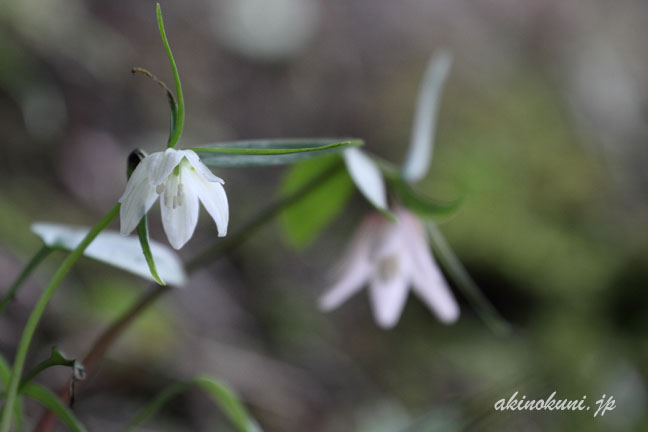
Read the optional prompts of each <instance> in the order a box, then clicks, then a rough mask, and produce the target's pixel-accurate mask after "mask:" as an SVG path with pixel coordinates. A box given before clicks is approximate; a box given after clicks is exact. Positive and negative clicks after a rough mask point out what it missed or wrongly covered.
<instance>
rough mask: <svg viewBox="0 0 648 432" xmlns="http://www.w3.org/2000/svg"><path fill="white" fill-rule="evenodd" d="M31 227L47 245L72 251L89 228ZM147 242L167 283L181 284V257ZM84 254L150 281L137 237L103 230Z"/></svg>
mask: <svg viewBox="0 0 648 432" xmlns="http://www.w3.org/2000/svg"><path fill="white" fill-rule="evenodd" d="M31 230H32V231H33V232H34V233H35V234H37V235H38V236H39V237H40V238H41V239H43V242H44V243H45V244H46V245H48V246H51V247H58V248H63V249H65V250H68V251H72V250H74V249H76V247H77V246H78V245H79V243H81V241H82V240H83V238H84V237H85V236H86V234H88V231H90V228H87V227H75V226H69V225H61V224H54V223H48V222H37V223H34V224H32V226H31ZM150 245H151V253H152V254H153V258H154V259H155V262H156V264H157V266H158V271H159V273H160V276H161V277H162V279H164V280H165V281H166V282H167V283H168V284H170V285H178V286H181V285H183V284H184V283H185V280H186V275H185V271H184V268H183V266H182V261H180V258H178V256H177V255H176V254H175V252H173V251H172V250H171V248H169V247H168V246H165V245H162V244H160V243H157V242H156V241H153V240H151V241H150ZM83 255H85V256H87V257H90V258H93V259H95V260H97V261H100V262H103V263H106V264H109V265H112V266H115V267H117V268H120V269H122V270H126V271H128V272H131V273H133V274H136V275H138V276H141V277H143V278H146V279H149V280H151V281H152V280H153V277H152V276H151V271H150V270H149V267H148V264H147V263H146V259H145V258H144V254H142V247H141V246H140V242H139V239H138V238H137V237H136V236H130V237H123V236H120V235H119V234H118V233H116V232H114V231H110V230H104V231H102V232H101V233H100V234H99V235H98V236H97V238H95V239H94V240H93V242H92V243H90V245H89V246H88V247H87V248H86V250H85V251H84V252H83Z"/></svg>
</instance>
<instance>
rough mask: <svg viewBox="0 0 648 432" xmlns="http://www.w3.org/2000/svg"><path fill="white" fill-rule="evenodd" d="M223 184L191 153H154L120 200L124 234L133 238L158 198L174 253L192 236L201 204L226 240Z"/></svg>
mask: <svg viewBox="0 0 648 432" xmlns="http://www.w3.org/2000/svg"><path fill="white" fill-rule="evenodd" d="M224 183H225V182H224V181H223V180H222V179H221V178H220V177H217V176H215V175H214V174H212V172H211V171H210V170H209V168H207V167H206V166H205V164H203V163H202V162H201V161H200V158H199V157H198V155H197V154H196V153H194V152H193V151H191V150H175V149H172V148H168V149H166V150H165V151H164V152H157V153H152V154H150V155H148V156H147V157H145V158H144V159H143V160H142V161H141V162H140V163H139V165H137V168H136V169H135V171H133V174H132V175H131V177H130V179H129V180H128V184H127V185H126V191H125V192H124V195H122V197H121V198H120V199H119V202H120V203H121V204H122V205H121V209H120V221H121V234H122V235H128V234H130V233H131V232H132V231H133V230H134V229H135V227H136V226H137V224H138V223H139V221H140V220H141V219H142V217H143V216H144V215H145V214H146V213H147V212H148V211H149V209H150V208H151V206H152V205H153V203H155V201H156V200H157V199H158V197H159V198H160V208H161V210H162V225H163V226H164V232H165V233H166V235H167V237H168V239H169V243H171V246H173V247H174V248H175V249H180V248H181V247H182V246H184V244H185V243H186V242H187V241H188V240H189V239H190V238H191V236H192V235H193V232H194V230H195V228H196V224H197V223H198V210H199V205H198V201H199V200H200V202H202V204H203V206H204V207H205V209H206V210H207V212H208V213H209V214H210V215H211V217H212V218H213V219H214V222H215V223H216V226H217V227H218V235H219V236H220V237H223V236H225V235H226V234H227V224H228V221H229V207H228V204H227V195H226V194H225V189H224V188H223V184H224Z"/></svg>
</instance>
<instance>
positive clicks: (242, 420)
mask: <svg viewBox="0 0 648 432" xmlns="http://www.w3.org/2000/svg"><path fill="white" fill-rule="evenodd" d="M194 383H195V385H196V386H198V387H200V388H201V389H202V390H203V391H204V392H205V393H207V394H208V395H209V396H210V397H211V399H212V400H213V401H214V403H215V404H216V405H218V406H219V407H220V409H222V410H223V412H224V413H225V415H226V416H227V417H228V418H229V419H230V421H231V422H232V423H233V424H234V425H235V426H236V427H237V428H238V430H240V431H242V432H256V431H260V430H261V428H260V427H259V425H258V424H257V422H256V421H255V420H254V419H253V418H252V417H251V416H250V413H248V411H247V409H246V408H245V406H244V405H243V404H242V403H241V401H240V400H239V399H238V397H237V396H236V394H235V393H234V391H233V390H232V389H230V388H229V386H228V385H227V384H225V383H224V382H222V381H220V380H216V379H213V378H209V377H206V376H201V377H198V378H196V379H195V380H194Z"/></svg>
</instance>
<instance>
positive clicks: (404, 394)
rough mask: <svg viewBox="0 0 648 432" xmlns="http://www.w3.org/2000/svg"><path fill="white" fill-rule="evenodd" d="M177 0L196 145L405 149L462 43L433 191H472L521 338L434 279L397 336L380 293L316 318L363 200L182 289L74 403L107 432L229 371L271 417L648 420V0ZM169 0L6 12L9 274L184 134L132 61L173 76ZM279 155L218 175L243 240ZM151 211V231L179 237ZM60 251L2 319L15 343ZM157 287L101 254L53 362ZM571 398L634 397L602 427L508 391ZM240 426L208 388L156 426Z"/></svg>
mask: <svg viewBox="0 0 648 432" xmlns="http://www.w3.org/2000/svg"><path fill="white" fill-rule="evenodd" d="M162 7H163V10H164V14H165V21H166V23H167V24H166V26H167V33H168V35H169V38H170V40H171V44H172V46H173V49H174V53H175V56H176V61H177V63H178V66H179V68H180V72H181V75H182V77H183V84H184V92H185V100H186V103H187V122H186V126H185V132H184V135H183V138H182V141H181V146H190V145H192V144H200V143H205V142H213V141H222V140H229V139H243V138H260V137H284V136H349V135H351V136H359V137H363V138H364V139H365V140H366V142H367V147H368V149H369V150H371V151H374V152H375V153H377V154H379V155H381V156H383V157H385V158H389V159H391V160H393V161H395V162H399V161H400V160H401V159H402V157H403V155H404V152H405V149H406V145H407V143H408V139H409V129H410V123H411V116H412V111H413V106H414V100H415V97H416V91H417V87H418V81H419V79H420V77H421V75H422V73H423V69H424V66H425V63H426V61H427V58H428V57H429V55H430V54H431V53H433V52H434V51H435V50H436V49H438V48H447V49H449V50H451V51H452V52H453V54H454V64H453V70H452V73H451V76H450V79H449V80H448V83H447V87H446V90H445V92H444V97H443V103H442V107H441V112H440V121H439V128H438V134H437V140H436V143H437V145H436V148H435V156H434V161H433V164H432V170H431V174H430V176H429V177H428V178H427V179H426V181H425V182H424V191H425V192H426V194H427V195H429V196H433V197H438V198H445V199H453V198H456V197H457V196H464V197H465V204H464V206H463V207H462V209H461V210H460V211H459V212H458V213H457V214H456V215H455V216H454V217H453V218H451V219H450V220H448V221H446V222H444V223H443V224H442V225H441V228H442V230H443V231H444V233H446V235H447V237H448V239H449V241H450V243H451V244H452V246H453V247H454V248H455V250H456V251H457V253H458V254H459V255H460V257H461V258H462V260H463V262H464V263H465V264H466V266H467V267H468V268H469V270H470V271H471V274H472V275H473V276H474V277H475V279H476V280H477V281H478V283H479V285H480V286H481V287H482V289H483V291H484V292H485V293H486V294H487V296H488V297H489V298H491V299H492V301H493V302H494V303H495V305H496V306H497V307H498V308H499V309H500V310H501V311H502V313H503V314H504V316H505V317H507V319H509V320H510V321H511V322H512V323H513V324H514V326H515V331H514V333H513V335H512V336H510V337H507V338H498V337H495V336H493V335H491V334H490V333H489V331H488V330H487V329H486V328H485V327H484V325H483V324H482V323H481V322H480V321H479V320H478V319H477V318H476V317H475V315H474V313H473V312H472V311H471V310H470V308H468V307H467V306H466V307H464V308H463V316H462V318H461V320H460V321H459V323H458V324H456V325H454V326H452V327H444V326H442V325H440V324H439V323H438V322H436V321H435V319H434V317H433V316H431V315H430V313H429V312H428V311H427V309H425V308H424V307H423V306H422V305H421V304H420V303H419V302H418V300H416V299H414V298H411V299H410V300H409V302H408V305H407V307H406V310H405V314H404V316H403V319H402V320H401V323H400V324H399V325H398V327H397V328H396V329H394V330H392V331H382V330H380V329H378V328H377V327H376V326H375V325H374V324H373V322H372V319H371V316H370V313H369V310H368V303H367V299H366V295H365V294H363V295H359V296H357V297H355V298H354V299H353V300H352V301H351V302H349V303H348V304H346V305H344V306H343V307H342V308H341V309H339V310H338V311H335V312H333V313H331V314H327V315H323V314H321V313H320V312H319V311H317V309H316V302H315V300H316V297H317V295H318V294H319V293H321V292H322V291H323V289H324V288H325V287H326V286H327V282H328V281H330V279H329V278H328V276H329V273H328V269H329V268H330V267H331V266H332V265H333V264H334V263H335V260H336V258H337V257H338V256H339V254H340V253H341V251H342V250H343V248H344V246H345V241H346V239H347V238H348V234H349V233H350V232H351V231H352V230H353V228H354V227H355V225H356V223H357V221H358V220H359V218H360V217H361V215H362V212H363V211H364V210H365V208H364V207H363V205H364V204H363V203H362V202H361V201H360V200H357V201H356V204H354V206H352V207H350V208H349V209H348V213H347V215H348V217H344V218H340V220H338V221H336V223H335V224H334V226H332V227H331V228H330V229H328V230H327V232H326V236H324V237H322V238H321V239H320V240H319V241H318V242H317V243H316V244H315V245H314V246H312V247H310V248H309V249H308V250H307V251H305V252H304V253H301V252H299V251H294V250H291V249H290V248H289V247H285V246H282V243H281V232H280V230H279V229H278V227H277V225H271V226H269V227H267V228H266V229H265V230H263V231H262V232H261V233H260V234H258V235H257V236H255V237H254V238H253V239H251V240H250V241H249V242H247V243H246V244H245V245H243V246H242V247H241V248H239V249H237V250H236V251H235V252H234V253H232V254H231V255H230V256H228V257H227V258H225V259H221V260H219V261H218V262H214V263H213V265H210V266H209V268H207V269H205V270H203V271H201V272H199V274H197V275H196V276H195V277H194V278H193V279H192V282H191V283H190V284H189V286H188V287H187V288H186V289H184V290H179V291H177V292H173V293H172V294H171V295H169V296H168V297H167V298H165V299H163V300H162V301H161V302H160V303H159V304H158V305H157V306H156V307H155V308H154V310H152V311H150V312H149V313H148V314H147V315H146V316H145V317H143V319H142V320H141V321H139V322H138V324H137V325H136V326H135V327H134V328H133V329H132V330H131V331H130V332H129V333H128V334H127V335H126V337H125V338H124V339H123V340H122V341H121V342H120V343H119V344H118V346H116V347H115V348H114V349H113V350H112V351H111V352H110V355H109V358H108V359H107V361H106V362H105V363H104V365H103V367H102V369H101V371H100V374H99V375H98V376H97V378H96V379H94V380H93V381H92V382H91V383H89V385H88V386H87V387H86V389H85V391H84V393H82V394H81V395H80V396H79V400H78V401H77V405H76V411H77V412H78V415H79V417H80V418H81V419H82V420H84V421H85V423H86V424H87V425H88V427H89V428H90V429H91V430H102V431H109V430H117V429H118V428H119V426H120V425H122V424H123V422H124V421H126V420H128V419H129V418H130V417H131V416H132V415H133V413H134V412H135V411H136V410H137V409H138V408H139V407H140V406H142V405H143V404H144V403H145V401H146V400H148V399H150V398H151V396H152V395H153V394H154V393H155V392H156V391H158V390H160V389H161V388H163V387H164V386H165V385H166V384H167V383H169V382H171V381H175V380H177V379H180V378H183V377H188V376H193V375H195V374H197V373H203V372H204V373H208V374H212V375H214V376H219V377H221V378H223V379H224V380H226V381H228V382H230V383H231V384H232V385H233V387H235V388H236V389H237V390H238V391H239V392H240V393H241V394H242V395H243V397H244V398H245V400H246V401H247V402H248V404H249V406H250V407H251V409H252V411H253V412H254V414H255V415H256V416H257V418H258V419H259V421H260V422H261V424H262V425H264V427H265V428H266V430H269V431H273V430H281V431H304V430H309V431H347V430H349V431H371V432H378V431H401V430H411V431H454V430H471V431H478V430H487V431H490V430H498V431H509V430H510V431H517V430H525V431H534V430H538V431H539V430H552V431H574V430H588V431H597V430H598V431H607V430H614V431H641V430H646V429H647V428H648V416H647V415H646V412H645V409H644V408H645V406H646V403H647V393H646V392H647V389H646V382H647V381H646V374H647V373H648V369H646V365H647V364H648V361H647V360H648V343H647V340H648V339H647V336H648V321H647V318H646V316H647V315H646V314H645V310H646V307H648V294H646V292H645V288H646V283H647V282H648V254H647V253H648V243H647V241H646V240H647V239H648V235H647V232H646V228H645V227H646V226H647V222H648V206H647V204H648V170H646V166H647V165H646V162H647V160H648V150H647V149H646V145H645V143H646V138H647V135H648V134H647V130H648V128H647V118H648V114H647V113H648V111H647V106H648V105H647V100H648V99H647V96H648V57H647V56H646V53H645V40H646V38H647V37H648V28H647V27H646V26H645V22H646V19H647V18H648V5H647V4H646V3H645V2H641V1H619V2H604V1H591V2H560V1H553V0H548V1H544V2H532V1H517V2H515V1H494V0H479V1H475V2H465V1H450V0H443V1H427V2H426V1H422V0H418V1H416V0H405V1H400V2H390V1H385V0H380V1H375V0H361V1H354V2H345V1H340V0H333V1H326V2H325V1H321V0H320V1H317V0H301V1H300V0H281V1H275V2H263V1H261V0H245V1H243V0H239V1H237V0H220V1H213V2H209V1H195V2H174V3H172V2H162ZM154 10H155V3H154V2H153V1H148V0H147V1H140V2H128V1H123V0H117V1H112V2H92V1H83V0H66V1H62V0H56V1H48V2H37V1H35V0H6V1H5V3H4V4H3V6H2V7H1V8H0V128H1V130H2V132H3V143H2V145H1V146H0V159H1V160H2V161H3V164H2V169H1V170H0V182H1V183H2V188H1V189H0V287H6V286H8V285H9V284H10V283H11V281H12V280H13V278H14V277H15V275H16V274H17V273H18V272H19V270H20V268H21V266H22V265H23V264H24V263H25V262H26V261H27V259H28V258H29V256H30V255H31V254H33V253H34V252H35V251H36V250H37V248H38V241H37V239H36V238H35V237H34V236H33V235H31V234H30V233H29V230H28V227H29V224H30V223H32V222H34V221H37V220H51V221H57V222H65V223H76V224H92V223H93V222H94V221H95V220H97V218H98V217H99V215H100V214H102V213H103V212H104V211H105V209H107V208H109V207H110V206H111V205H112V203H114V201H115V200H116V199H117V198H118V197H119V196H120V194H121V192H122V191H123V188H124V186H125V183H126V179H125V175H124V171H125V159H126V157H127V155H128V153H129V152H130V151H131V150H132V149H133V148H135V147H142V148H144V149H146V150H148V151H154V150H156V149H159V148H161V147H162V146H163V145H164V144H165V142H166V141H165V140H166V136H165V135H166V131H167V123H166V122H167V119H168V113H167V106H166V102H165V100H164V96H163V94H162V93H161V92H160V91H159V89H158V88H157V87H156V86H155V85H154V84H153V83H152V82H149V81H147V80H146V79H144V78H143V77H141V76H135V77H134V76H131V75H130V73H129V71H130V69H131V67H132V66H140V67H145V68H147V69H149V70H151V71H152V72H153V73H155V74H156V75H158V76H159V77H160V78H161V79H163V80H166V81H167V82H170V81H171V78H170V74H169V71H168V70H169V68H168V65H167V60H166V57H165V55H164V51H163V48H162V45H161V43H160V40H159V36H158V33H157V28H156V22H155V14H154ZM282 170H283V168H282V167H273V168H249V169H239V170H223V172H219V173H218V175H220V176H222V177H224V178H225V179H226V180H227V191H228V195H229V197H230V204H231V212H232V218H231V230H232V231H234V230H236V228H237V227H240V226H241V225H242V224H243V223H244V222H245V221H246V220H247V219H249V218H250V217H252V216H253V215H254V213H255V212H256V211H258V210H259V209H261V208H262V207H263V206H264V204H266V203H269V202H270V201H272V199H273V197H275V196H276V187H277V184H278V181H279V179H280V176H281V173H282ZM152 214H153V215H154V216H153V220H152V224H151V225H152V227H151V229H152V236H153V237H154V238H158V239H163V238H164V235H163V233H162V230H161V227H160V224H159V219H158V216H157V214H158V213H157V212H153V213H152ZM198 229H199V230H200V233H204V235H199V236H196V237H195V238H194V239H193V240H192V241H191V242H190V243H189V245H188V246H187V247H186V248H185V249H184V250H183V251H182V255H183V256H184V257H187V258H189V257H192V256H194V255H195V254H196V253H197V252H198V251H200V250H202V248H203V247H205V246H206V245H208V244H211V243H212V242H213V241H214V240H215V238H216V231H215V227H214V226H212V224H211V222H210V221H209V220H208V218H206V217H203V218H201V226H200V227H199V228H198ZM59 259H60V256H59V257H57V258H52V259H50V260H48V262H47V265H45V266H44V268H43V269H42V271H40V272H38V274H37V275H36V276H35V277H33V278H32V280H31V281H30V283H29V284H28V285H27V286H26V287H25V289H24V291H22V292H21V294H20V296H19V298H18V300H17V302H16V303H15V304H14V305H12V307H11V308H10V309H8V311H7V312H6V313H5V314H4V315H3V316H2V317H0V349H1V352H2V353H3V355H4V356H6V357H9V358H11V357H12V356H13V350H14V349H15V345H16V341H17V339H18V335H19V333H20V329H21V328H22V326H23V325H24V322H25V320H26V316H27V314H28V312H29V310H30V308H31V306H32V305H33V303H34V301H35V299H36V297H37V295H38V294H39V292H40V290H41V289H42V287H43V283H44V282H46V281H47V280H48V279H47V278H48V274H51V271H52V270H53V269H54V268H55V264H56V261H57V260H59ZM98 274H100V275H101V277H97V275H98ZM144 287H145V284H144V283H142V282H141V281H139V280H137V279H136V278H134V277H130V276H127V275H124V274H122V273H120V272H118V271H113V270H106V269H104V268H103V267H101V266H99V265H98V264H94V263H90V262H83V263H82V264H80V265H79V266H78V267H77V268H76V269H75V270H74V272H73V273H72V274H71V276H70V277H68V279H67V280H66V282H65V284H64V286H63V287H62V288H61V289H60V290H59V292H58V293H57V294H56V296H55V298H54V300H53V303H52V305H51V307H50V309H49V310H48V312H47V314H46V316H45V318H44V322H43V323H42V325H41V326H40V332H39V334H38V340H37V341H36V344H35V345H34V346H33V347H34V348H33V349H32V351H31V358H32V361H34V362H36V361H37V360H38V359H40V358H44V357H45V356H46V355H47V352H48V351H49V347H50V346H51V345H52V344H57V345H58V346H59V347H61V348H63V349H64V351H66V352H67V353H68V354H69V355H70V356H72V357H81V356H82V355H83V353H84V352H85V351H86V350H87V349H88V346H89V344H90V341H91V340H92V339H93V338H94V337H95V336H96V335H97V333H98V332H99V331H100V330H101V329H102V328H103V327H104V326H105V325H106V324H107V323H108V322H110V320H111V318H113V317H115V316H117V315H118V314H119V312H120V311H122V310H124V309H125V308H126V307H128V305H129V304H130V303H131V302H132V301H133V300H134V299H135V298H136V296H137V295H138V294H139V293H140V292H142V290H143V289H144ZM0 291H4V288H2V289H0ZM66 377H67V372H66V371H63V370H51V371H48V372H47V373H46V374H45V375H44V376H43V379H44V380H45V381H46V382H47V383H49V384H50V385H52V386H54V387H58V386H60V385H61V384H62V383H63V382H64V381H65V379H66ZM554 390H555V391H557V392H558V395H559V396H560V397H564V398H570V399H580V398H581V397H582V396H583V395H587V398H588V400H590V401H592V402H593V401H595V400H596V399H598V398H600V397H601V395H602V394H604V393H605V394H608V395H610V394H611V395H614V396H615V399H616V400H617V409H616V410H615V411H613V412H611V413H608V414H606V416H605V417H603V418H592V416H591V415H590V414H583V413H568V414H567V413H547V412H530V413H499V412H495V411H494V410H493V409H492V406H493V404H494V403H495V402H496V401H497V400H498V399H501V398H508V397H509V396H510V395H511V394H512V393H513V392H514V391H520V393H521V394H526V395H527V397H528V398H529V399H533V398H544V397H546V396H548V395H549V394H551V392H552V391H554ZM29 410H30V411H29V412H30V413H31V414H32V415H33V416H34V417H37V416H38V415H39V413H40V410H39V408H38V407H35V406H30V407H29ZM222 422H223V419H222V417H221V416H220V415H219V414H218V413H216V412H214V410H213V408H212V407H211V405H210V404H209V403H208V402H207V400H206V399H205V398H204V397H203V396H201V395H200V394H199V393H190V394H188V395H187V396H184V397H181V398H179V399H177V400H176V401H175V402H174V403H173V404H172V405H171V406H169V407H168V409H166V410H165V411H164V414H162V415H161V416H159V417H158V418H157V419H156V420H155V421H154V422H151V423H150V424H149V426H150V430H165V431H167V430H168V431H175V430H196V431H202V430H205V431H206V430H214V428H216V427H218V425H221V424H222ZM408 427H409V429H407V428H408Z"/></svg>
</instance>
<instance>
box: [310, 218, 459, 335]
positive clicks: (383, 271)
mask: <svg viewBox="0 0 648 432" xmlns="http://www.w3.org/2000/svg"><path fill="white" fill-rule="evenodd" d="M394 214H395V215H396V217H397V218H398V220H397V222H393V221H390V220H388V219H387V218H385V217H384V216H383V215H382V214H380V213H377V212H375V213H370V214H369V215H368V216H366V217H365V219H364V221H363V222H362V224H361V225H360V227H359V228H358V230H357V232H356V234H355V236H354V238H353V240H352V241H351V245H350V247H349V250H348V252H347V255H346V257H345V259H343V260H342V267H341V271H340V275H339V278H338V280H337V282H336V283H335V284H334V285H333V286H332V287H331V288H330V289H329V290H328V291H327V292H326V293H325V294H324V295H323V296H322V297H321V298H320V307H321V308H322V309H324V310H326V311H328V310H332V309H335V308H337V307H338V306H339V305H341V304H342V303H343V302H345V301H346V300H347V299H348V298H349V297H351V296H352V295H353V294H355V293H357V292H358V291H360V290H361V289H362V288H363V287H364V286H367V285H368V287H369V298H370V300H371V306H372V310H373V313H374V317H375V319H376V322H377V323H378V324H379V325H380V326H381V327H384V328H390V327H393V326H394V325H396V323H397V322H398V320H399V318H400V315H401V313H402V311H403V307H404V306H405V301H406V299H407V294H408V292H409V290H410V288H411V289H412V291H413V292H414V293H415V294H416V295H417V296H418V297H419V298H420V299H421V300H422V301H423V302H424V303H425V304H426V305H427V306H428V308H430V309H431V310H432V311H433V312H434V313H435V314H436V316H437V317H438V318H439V320H440V321H441V322H443V323H452V322H454V321H456V320H457V318H458V317H459V306H458V305H457V302H456V301H455V299H454V297H453V296H452V293H451V292H450V289H449V288H448V285H447V283H446V281H445V278H444V277H443V275H442V274H441V271H440V270H439V268H438V266H437V264H436V262H435V261H434V258H433V257H432V254H431V252H430V249H429V247H428V243H427V240H426V232H425V229H424V227H423V225H422V223H421V222H420V221H419V220H418V219H417V218H416V217H415V216H414V215H412V214H411V213H410V212H409V211H408V210H406V209H404V208H397V209H396V211H395V212H394Z"/></svg>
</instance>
